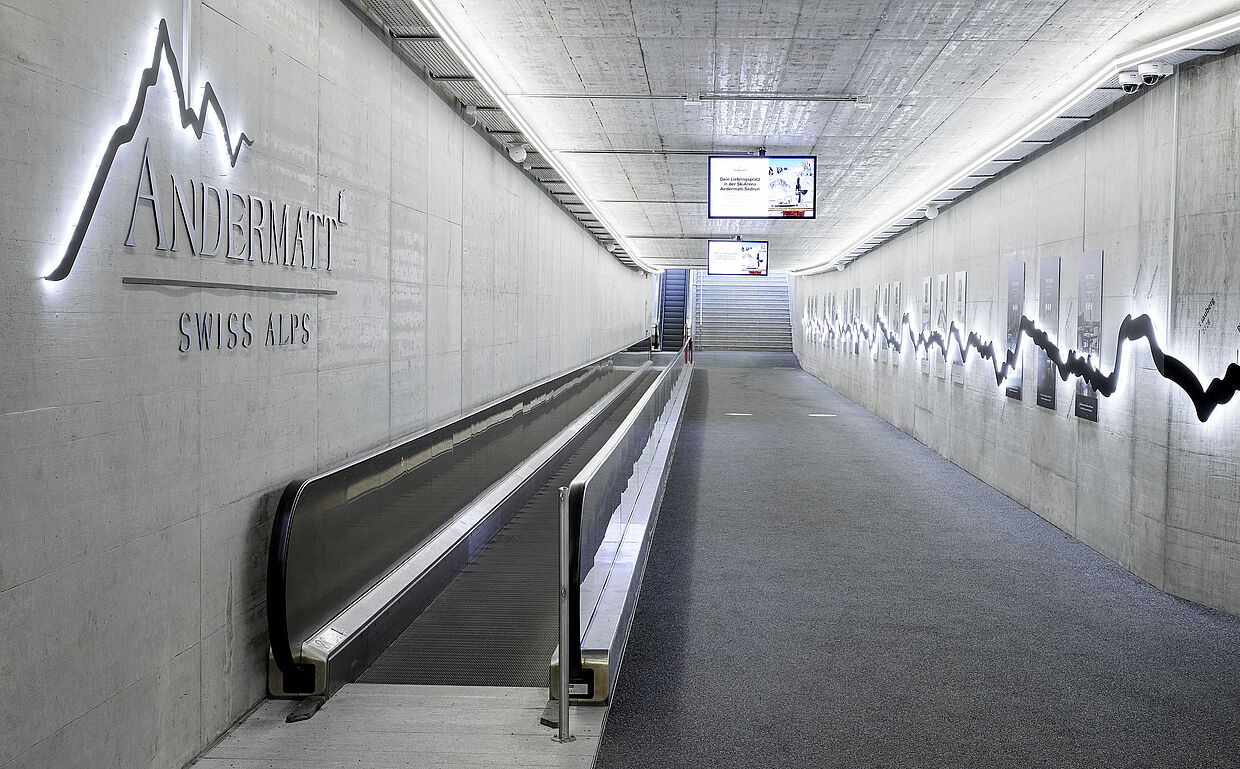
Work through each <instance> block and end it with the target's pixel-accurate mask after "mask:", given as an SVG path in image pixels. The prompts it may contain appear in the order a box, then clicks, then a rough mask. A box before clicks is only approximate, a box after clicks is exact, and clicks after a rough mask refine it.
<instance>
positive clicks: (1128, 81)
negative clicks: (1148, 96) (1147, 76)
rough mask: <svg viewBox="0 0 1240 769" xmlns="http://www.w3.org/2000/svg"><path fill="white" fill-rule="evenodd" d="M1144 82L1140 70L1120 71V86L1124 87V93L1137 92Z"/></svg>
mask: <svg viewBox="0 0 1240 769" xmlns="http://www.w3.org/2000/svg"><path fill="white" fill-rule="evenodd" d="M1144 84H1145V81H1144V80H1142V79H1141V73H1139V72H1133V71H1131V70H1129V71H1127V72H1121V73H1119V87H1120V88H1122V89H1124V93H1136V92H1137V91H1138V90H1140V89H1141V86H1142V85H1144Z"/></svg>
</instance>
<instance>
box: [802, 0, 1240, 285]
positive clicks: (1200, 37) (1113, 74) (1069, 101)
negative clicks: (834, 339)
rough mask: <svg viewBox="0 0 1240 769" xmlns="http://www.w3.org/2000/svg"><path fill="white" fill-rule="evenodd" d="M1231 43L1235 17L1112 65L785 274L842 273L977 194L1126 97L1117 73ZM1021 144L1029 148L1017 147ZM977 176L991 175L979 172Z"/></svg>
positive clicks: (1237, 37) (1239, 25)
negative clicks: (868, 228) (840, 245)
mask: <svg viewBox="0 0 1240 769" xmlns="http://www.w3.org/2000/svg"><path fill="white" fill-rule="evenodd" d="M1236 44H1240V12H1238V13H1233V14H1229V15H1227V16H1224V17H1222V18H1220V19H1216V20H1214V21H1212V22H1209V23H1207V24H1202V25H1200V26H1198V27H1194V28H1193V29H1190V30H1186V31H1184V32H1181V33H1179V34H1177V35H1173V36H1171V37H1169V38H1166V39H1164V40H1162V41H1160V42H1158V43H1154V44H1152V45H1149V46H1146V47H1144V48H1142V49H1140V50H1137V51H1134V52H1132V53H1130V54H1127V55H1125V56H1122V57H1120V58H1117V59H1115V60H1113V61H1112V62H1111V63H1110V64H1109V65H1107V66H1106V67H1105V68H1103V69H1102V70H1101V71H1100V72H1098V73H1097V74H1096V75H1095V76H1094V77H1092V78H1090V79H1089V80H1088V81H1087V82H1085V83H1084V84H1083V85H1082V86H1080V87H1079V88H1077V89H1076V90H1075V91H1073V92H1072V93H1071V94H1070V95H1068V96H1067V97H1066V98H1064V99H1062V100H1061V101H1060V102H1059V103H1057V104H1056V105H1055V106H1053V107H1051V108H1050V109H1049V110H1047V111H1046V112H1044V113H1042V114H1041V115H1040V116H1038V117H1037V118H1036V119H1034V120H1033V121H1031V122H1030V123H1029V124H1027V125H1026V126H1025V127H1024V128H1023V129H1022V130H1021V131H1020V132H1019V133H1017V134H1015V135H1013V136H1010V137H1008V138H1007V139H1005V140H1004V141H1003V142H1001V143H999V144H998V145H996V146H995V147H993V148H992V149H991V150H989V151H987V152H985V153H982V154H980V155H978V156H977V157H976V158H975V159H974V160H973V161H972V162H971V163H969V164H967V165H966V167H965V170H962V171H960V172H959V173H956V174H954V175H952V176H950V177H949V181H947V182H945V183H943V184H940V185H939V186H937V187H936V188H935V189H934V191H933V192H932V193H930V194H927V195H922V196H920V197H919V198H918V200H917V202H916V203H915V204H914V205H910V206H906V207H904V208H903V209H901V210H903V212H904V213H903V214H902V215H901V216H898V217H896V218H894V219H891V220H890V221H889V222H888V223H887V224H886V225H884V226H883V227H881V228H879V229H877V230H874V231H873V232H872V233H870V235H868V236H866V237H864V238H862V239H861V240H858V241H857V242H855V243H854V244H853V245H852V246H851V247H850V248H848V249H846V250H844V251H842V252H840V253H837V254H834V255H832V256H830V257H828V258H825V259H823V260H822V261H820V262H816V263H814V264H811V265H809V266H806V267H799V268H796V269H792V270H789V271H788V272H789V274H791V275H794V276H798V277H804V276H807V275H816V274H818V273H822V272H825V271H827V270H830V269H843V268H844V267H845V266H846V265H848V264H850V263H851V262H853V261H855V260H856V259H858V258H860V257H861V256H863V255H865V254H866V253H868V252H869V251H871V250H873V249H874V248H877V247H878V246H879V245H881V244H882V243H884V242H886V241H887V240H890V239H891V238H894V237H895V236H896V235H899V234H900V233H902V232H904V231H905V230H907V229H908V228H909V227H911V226H913V225H914V224H917V223H919V222H920V221H922V219H923V217H926V218H929V215H928V214H927V210H928V209H930V208H932V207H935V206H936V204H947V203H951V202H953V201H954V200H956V199H957V198H958V197H960V196H961V195H964V194H965V193H968V192H972V191H973V190H975V189H978V188H979V187H981V186H982V185H983V184H985V183H986V182H987V181H989V180H990V179H991V178H993V177H994V176H995V174H997V173H998V172H999V171H1001V170H1006V169H1007V168H1010V167H1012V166H1014V165H1016V164H1018V163H1020V162H1021V161H1022V160H1024V159H1025V157H1026V156H1028V155H1029V154H1031V153H1032V152H1034V151H1035V150H1037V149H1039V148H1040V147H1041V146H1045V145H1047V144H1049V143H1051V142H1052V141H1053V140H1054V139H1055V138H1058V137H1059V136H1062V135H1063V134H1064V133H1066V132H1067V131H1069V130H1071V128H1072V127H1074V125H1079V124H1081V123H1084V122H1086V121H1088V120H1090V119H1092V118H1093V116H1094V115H1096V114H1098V113H1099V112H1101V111H1102V110H1103V109H1105V108H1106V107H1108V106H1110V105H1111V104H1113V103H1114V102H1116V101H1118V100H1119V99H1121V98H1123V96H1124V95H1125V93H1127V92H1126V91H1125V89H1124V88H1123V87H1122V86H1121V85H1120V82H1119V74H1120V73H1121V72H1125V71H1128V70H1133V69H1134V68H1136V67H1138V66H1139V65H1141V64H1148V63H1151V62H1162V63H1167V64H1183V63H1185V62H1187V61H1192V60H1193V59H1197V58H1200V57H1202V56H1207V55H1211V54H1218V53H1221V52H1222V51H1223V50H1225V49H1227V48H1229V47H1231V46H1233V45H1236ZM1058 120H1062V121H1065V122H1070V123H1073V125H1063V126H1059V127H1058V128H1059V130H1057V132H1056V133H1055V135H1054V136H1053V137H1047V138H1035V137H1038V136H1039V134H1044V132H1046V131H1047V130H1048V129H1052V128H1054V127H1055V126H1054V123H1055V121H1058ZM1021 145H1029V146H1027V147H1023V148H1022V146H1021ZM988 166H989V167H990V168H989V169H988V168H987V167H988ZM996 166H1000V167H996ZM983 171H993V172H990V173H982V172H983Z"/></svg>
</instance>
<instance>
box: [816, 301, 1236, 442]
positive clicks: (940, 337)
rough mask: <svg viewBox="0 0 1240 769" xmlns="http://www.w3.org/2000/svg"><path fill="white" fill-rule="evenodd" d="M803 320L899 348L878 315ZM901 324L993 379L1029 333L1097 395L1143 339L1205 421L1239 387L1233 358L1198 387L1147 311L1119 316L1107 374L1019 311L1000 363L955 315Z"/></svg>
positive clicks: (1060, 368)
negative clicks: (920, 326) (932, 325)
mask: <svg viewBox="0 0 1240 769" xmlns="http://www.w3.org/2000/svg"><path fill="white" fill-rule="evenodd" d="M808 322H809V324H810V325H811V326H816V328H814V329H813V331H815V332H816V335H817V336H819V337H820V339H822V340H823V341H834V340H835V338H836V337H837V336H839V337H840V338H841V339H844V338H848V337H856V338H857V339H858V340H862V339H863V340H865V342H866V344H867V345H868V346H870V347H873V345H874V344H876V343H877V342H878V341H879V339H883V340H886V342H887V344H888V345H890V346H891V347H892V348H894V349H895V351H896V353H897V354H899V353H901V352H903V348H904V344H903V341H902V340H901V338H900V334H899V333H898V332H896V333H893V332H891V331H890V330H889V329H888V328H887V325H886V324H885V323H884V322H883V321H882V320H879V321H877V328H876V329H871V328H869V327H867V326H866V325H865V324H864V323H862V322H861V321H859V320H854V321H852V322H851V323H845V324H843V328H837V326H836V324H834V323H826V324H823V323H822V322H821V321H816V320H813V319H809V320H808ZM901 326H903V327H907V328H908V341H909V343H910V344H912V346H913V351H914V352H916V351H917V350H919V349H921V350H925V351H926V352H927V353H929V351H930V348H931V347H937V348H938V349H939V353H940V354H941V355H942V356H943V360H944V361H946V360H947V350H948V347H949V345H950V341H951V340H952V339H954V340H956V346H957V347H958V348H959V349H960V355H961V359H962V360H964V361H966V362H967V361H968V360H969V354H970V351H974V350H975V351H977V354H978V356H980V357H981V358H982V360H987V361H990V363H991V367H992V368H993V369H994V373H995V384H996V385H1002V384H1003V382H1004V380H1005V379H1007V376H1008V373H1009V372H1010V371H1011V370H1012V369H1013V368H1015V367H1016V362H1017V361H1018V360H1019V356H1020V345H1021V340H1022V339H1023V338H1025V337H1028V338H1029V341H1031V342H1033V344H1034V345H1035V346H1036V347H1038V348H1039V349H1040V350H1042V353H1043V354H1044V355H1046V357H1047V359H1048V360H1049V361H1050V362H1051V363H1052V364H1054V366H1055V369H1056V371H1057V372H1058V374H1059V378H1060V379H1062V380H1063V381H1065V382H1066V381H1068V377H1070V376H1077V377H1080V378H1081V379H1084V380H1085V381H1086V383H1088V384H1089V386H1090V387H1092V388H1093V389H1094V390H1096V391H1097V392H1098V394H1099V395H1102V396H1105V397H1110V396H1111V395H1113V394H1115V390H1116V389H1117V388H1118V387H1119V374H1120V361H1121V360H1123V353H1124V344H1125V343H1126V342H1136V341H1138V340H1141V339H1144V340H1145V342H1146V344H1147V345H1149V349H1150V358H1151V359H1153V361H1154V367H1155V368H1156V369H1158V373H1159V374H1161V375H1162V377H1163V378H1164V379H1167V380H1169V381H1171V382H1173V383H1174V384H1175V385H1176V386H1178V387H1179V388H1180V389H1181V390H1183V391H1184V393H1185V394H1186V395H1188V397H1189V399H1190V400H1191V401H1192V402H1193V409H1194V411H1196V413H1197V419H1198V420H1200V421H1202V422H1205V421H1206V420H1207V419H1209V418H1210V415H1211V414H1212V413H1214V410H1215V409H1216V408H1218V407H1219V406H1221V405H1223V404H1225V403H1228V402H1230V401H1231V399H1232V397H1233V396H1235V394H1236V393H1237V392H1240V365H1237V364H1235V363H1230V364H1228V365H1227V371H1226V372H1225V373H1224V374H1223V376H1222V377H1215V378H1214V379H1212V380H1210V384H1209V385H1207V386H1206V387H1202V386H1201V380H1200V379H1199V378H1198V377H1197V375H1196V374H1194V373H1193V370H1192V369H1190V368H1189V367H1188V366H1187V365H1185V363H1184V362H1183V361H1181V360H1180V359H1179V358H1176V357H1175V356H1172V355H1168V354H1166V353H1165V352H1163V349H1162V347H1161V346H1160V345H1159V344H1158V338H1157V336H1155V334H1154V321H1153V319H1152V318H1150V316H1149V315H1140V316H1138V317H1136V318H1134V317H1132V315H1125V316H1124V320H1123V322H1122V323H1120V325H1119V332H1118V339H1117V340H1116V344H1115V368H1114V369H1112V370H1111V373H1110V374H1104V373H1103V372H1102V371H1101V370H1100V369H1098V368H1097V367H1095V366H1094V365H1093V364H1092V363H1091V362H1090V361H1089V358H1088V357H1085V356H1081V355H1078V354H1077V351H1076V350H1069V351H1068V356H1067V358H1066V359H1065V358H1064V356H1063V353H1062V351H1061V350H1060V349H1059V347H1058V346H1057V345H1056V344H1055V343H1054V342H1052V341H1051V340H1050V334H1049V333H1048V332H1046V331H1043V330H1042V329H1040V328H1038V327H1037V324H1035V323H1034V322H1033V321H1032V320H1030V319H1029V317H1028V316H1025V315H1021V316H1020V326H1019V332H1020V333H1019V335H1018V336H1017V339H1016V349H1014V350H1007V349H1004V350H1003V353H1002V357H1003V360H1002V363H1000V361H999V354H997V353H996V351H995V344H994V342H985V341H982V338H981V336H979V335H978V334H977V333H976V332H974V331H970V332H969V334H968V336H967V337H965V338H964V339H963V340H962V339H961V331H960V329H959V328H957V327H956V323H955V322H954V321H953V322H952V324H951V325H950V327H949V328H948V331H947V333H946V334H945V333H944V332H942V331H940V330H938V329H935V330H933V331H931V332H930V333H928V334H927V333H926V332H925V331H919V332H917V333H916V334H914V333H913V327H912V323H911V321H910V319H909V315H908V313H905V314H904V317H903V318H902V320H901Z"/></svg>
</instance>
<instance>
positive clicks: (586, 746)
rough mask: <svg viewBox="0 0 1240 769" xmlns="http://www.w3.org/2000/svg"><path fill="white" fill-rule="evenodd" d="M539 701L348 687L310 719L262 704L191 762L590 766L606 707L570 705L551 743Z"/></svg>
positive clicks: (274, 767) (200, 767)
mask: <svg viewBox="0 0 1240 769" xmlns="http://www.w3.org/2000/svg"><path fill="white" fill-rule="evenodd" d="M546 704H547V689H546V687H525V688H523V687H502V686H405V685H392V684H349V685H348V686H345V687H344V688H343V689H341V690H340V692H339V693H338V694H336V696H334V697H332V698H331V700H329V701H328V702H327V704H326V705H325V706H324V707H323V709H322V710H320V711H319V712H318V713H317V714H316V715H315V716H314V718H312V719H310V720H309V721H301V722H298V723H293V724H289V723H285V721H284V717H285V715H287V713H288V711H289V710H290V708H291V707H292V704H291V703H289V702H281V701H275V700H273V701H270V702H267V703H264V704H263V706H262V707H260V708H259V709H258V710H256V711H255V712H254V713H253V714H252V715H251V716H250V717H249V718H247V719H246V720H245V722H244V723H243V724H241V725H240V726H239V727H238V728H237V729H235V730H234V731H232V732H231V733H230V734H229V735H228V736H227V737H225V738H224V739H223V740H222V741H221V742H220V743H219V744H218V745H215V746H214V747H212V748H211V750H209V751H208V752H207V753H206V755H204V756H203V757H202V758H201V759H200V760H198V761H197V762H196V763H194V764H193V766H194V767H195V769H226V768H227V769H294V768H295V767H306V766H318V767H324V768H327V767H346V766H366V767H373V768H374V769H395V768H396V767H424V768H425V769H489V768H492V767H493V768H494V769H499V768H500V767H512V766H523V767H524V766H529V767H564V768H565V769H568V768H570V767H571V769H590V767H591V766H592V765H593V763H594V754H595V752H596V751H597V750H598V740H599V735H600V734H601V732H602V727H603V719H604V717H605V716H606V712H607V710H606V708H603V707H586V706H581V707H576V706H575V707H573V709H572V713H571V714H570V719H571V720H570V723H571V724H572V732H573V736H574V740H573V741H572V742H568V743H557V742H555V741H554V740H552V739H551V736H552V734H554V733H555V732H554V730H552V729H549V728H547V727H545V726H542V725H541V724H540V723H539V718H540V717H541V716H542V713H543V708H544V707H545V706H546Z"/></svg>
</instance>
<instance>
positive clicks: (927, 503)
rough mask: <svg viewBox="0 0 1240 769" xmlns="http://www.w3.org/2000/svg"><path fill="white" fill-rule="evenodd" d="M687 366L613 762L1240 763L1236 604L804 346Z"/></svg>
mask: <svg viewBox="0 0 1240 769" xmlns="http://www.w3.org/2000/svg"><path fill="white" fill-rule="evenodd" d="M694 377H695V378H694V382H693V388H692V390H691V392H690V396H689V403H688V405H687V410H686V414H685V422H684V425H683V427H682V430H681V434H680V441H679V444H678V447H677V449H676V456H675V460H674V465H673V468H672V471H671V476H670V478H669V481H668V488H667V491H666V495H665V498H664V503H663V508H662V512H661V513H660V518H659V522H658V528H657V530H656V532H655V539H654V544H653V550H652V553H651V557H650V562H649V565H648V566H647V571H646V575H645V579H644V582H643V585H642V593H641V598H640V603H639V605H638V611H637V615H636V619H635V621H634V627H633V632H632V635H631V637H630V641H629V647H628V650H627V653H626V656H625V660H624V666H623V669H622V672H621V678H620V682H619V687H618V692H617V698H616V700H615V701H614V703H613V705H612V708H611V713H610V715H609V717H608V721H607V725H606V728H605V731H604V734H603V739H602V742H601V746H600V751H599V756H598V759H597V762H596V766H597V767H600V768H603V769H606V768H609V767H636V766H660V767H699V766H700V767H706V766H709V767H754V766H763V767H770V766H789V767H792V766H795V767H808V766H826V767H901V768H902V769H903V768H905V767H948V766H950V767H959V766H976V767H1091V768H1092V767H1215V766H1217V767H1235V766H1237V765H1240V707H1238V706H1240V619H1237V618H1234V617H1229V616H1225V615H1221V614H1218V613H1215V612H1213V611H1210V610H1207V609H1203V608H1201V607H1199V606H1196V605H1194V604H1190V603H1187V602H1184V601H1180V600H1178V599H1175V598H1171V597H1169V596H1167V595H1165V594H1163V593H1161V592H1159V591H1157V590H1154V589H1153V588H1151V587H1150V586H1148V585H1146V584H1145V583H1143V582H1141V581H1139V580H1137V579H1136V578H1134V577H1132V576H1131V575H1129V574H1128V573H1127V572H1125V571H1123V570H1122V569H1120V568H1119V567H1118V566H1115V565H1114V564H1112V563H1110V562H1109V561H1107V560H1105V559H1104V558H1102V557H1101V556H1099V555H1097V554H1096V553H1094V552H1093V551H1091V550H1089V549H1088V548H1087V547H1085V546H1084V545H1081V544H1080V543H1078V542H1076V541H1075V540H1073V539H1071V538H1069V537H1067V536H1066V535H1064V534H1063V533H1062V532H1060V531H1059V530H1058V529H1056V528H1054V527H1053V526H1051V525H1049V524H1047V523H1045V522H1044V521H1042V520H1041V519H1040V518H1038V517H1037V516H1035V515H1033V514H1032V513H1030V512H1029V511H1028V510H1027V509H1025V508H1023V507H1021V506H1020V505H1018V504H1016V503H1014V502H1013V501H1011V500H1010V499H1008V498H1007V497H1004V496H1003V495H1001V494H999V493H998V492H996V491H994V490H993V489H991V488H990V487H989V486H986V485H984V484H982V483H981V482H980V481H978V480H976V479H975V478H973V477H972V476H970V475H968V474H967V473H965V472H964V471H962V470H960V469H959V468H957V467H955V466H954V465H952V464H951V463H949V462H947V461H946V460H944V459H943V458H942V457H940V456H938V455H937V454H934V453H933V452H931V451H930V450H928V449H926V448H925V447H924V446H922V445H921V444H919V443H917V442H916V441H914V440H912V439H911V438H909V437H907V436H906V435H904V434H903V433H901V432H899V431H897V430H896V429H894V428H892V427H890V426H889V425H887V424H886V423H885V422H883V421H881V420H879V419H878V418H876V417H874V416H873V415H872V414H870V413H869V412H867V411H865V410H863V409H861V408H859V407H857V406H856V405H854V404H852V403H851V402H849V401H848V400H846V399H844V398H843V397H841V396H840V395H839V394H837V393H836V392H834V391H833V390H831V389H829V388H827V387H826V386H824V385H823V384H822V383H820V382H819V381H818V380H816V379H814V378H812V377H810V376H809V375H808V374H806V373H804V372H802V371H800V370H799V369H798V368H797V363H796V360H795V358H793V357H792V356H790V355H772V354H765V355H764V354H744V353H700V354H699V356H698V359H697V370H696V371H695V373H694ZM729 413H733V414H746V413H748V414H752V416H728V414H729ZM811 414H833V415H835V416H818V417H814V416H810V415H811ZM1237 514H1238V515H1240V511H1238V512H1237Z"/></svg>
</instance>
